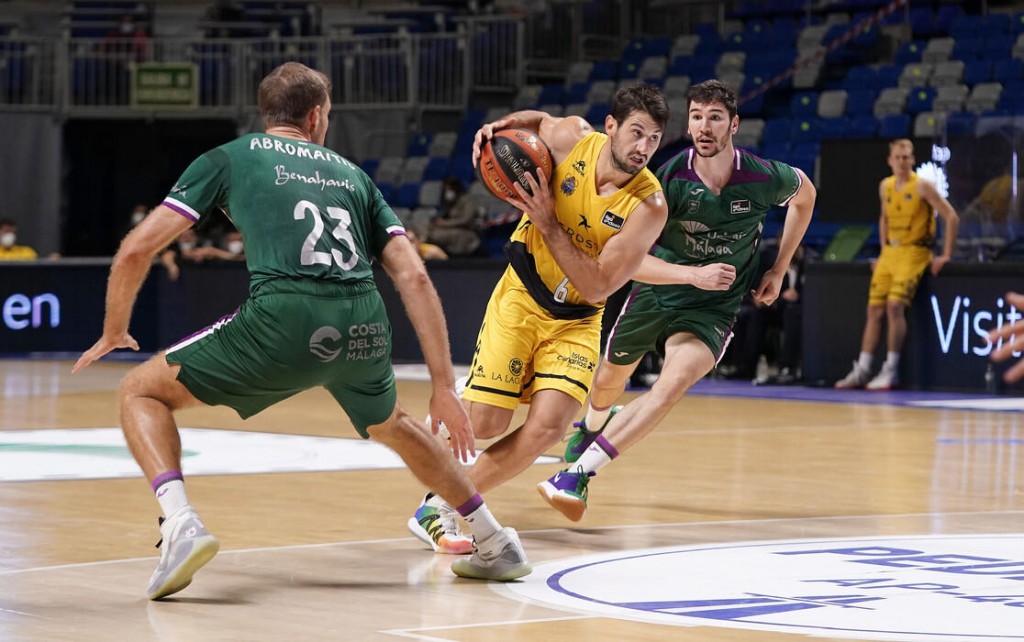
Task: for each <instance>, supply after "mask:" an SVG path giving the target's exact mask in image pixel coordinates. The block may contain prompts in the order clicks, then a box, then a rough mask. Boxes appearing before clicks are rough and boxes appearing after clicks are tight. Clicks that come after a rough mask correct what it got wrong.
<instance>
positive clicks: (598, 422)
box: [587, 405, 614, 432]
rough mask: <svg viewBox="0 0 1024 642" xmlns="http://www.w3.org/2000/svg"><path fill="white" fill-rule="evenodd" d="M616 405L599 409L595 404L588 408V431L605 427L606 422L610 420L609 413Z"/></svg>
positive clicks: (595, 430)
mask: <svg viewBox="0 0 1024 642" xmlns="http://www.w3.org/2000/svg"><path fill="white" fill-rule="evenodd" d="M613 407H614V406H608V407H607V408H603V409H601V410H598V409H597V408H595V407H594V406H593V405H591V406H590V407H589V408H588V409H587V432H597V431H598V430H601V428H603V427H604V422H606V421H608V415H610V414H611V413H612V408H613Z"/></svg>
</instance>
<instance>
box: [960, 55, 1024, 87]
mask: <svg viewBox="0 0 1024 642" xmlns="http://www.w3.org/2000/svg"><path fill="white" fill-rule="evenodd" d="M1022 78H1024V60H1021V59H1020V58H1008V59H1006V60H999V61H996V62H995V63H994V64H993V65H992V80H994V81H996V82H1001V83H1003V85H1008V84H1010V83H1014V82H1017V81H1019V80H1021V79H1022ZM965 82H966V81H965Z"/></svg>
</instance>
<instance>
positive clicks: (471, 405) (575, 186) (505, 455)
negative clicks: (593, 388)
mask: <svg viewBox="0 0 1024 642" xmlns="http://www.w3.org/2000/svg"><path fill="white" fill-rule="evenodd" d="M668 116H669V111H668V106H667V104H666V102H665V99H664V96H663V95H662V94H661V92H660V91H659V90H658V89H657V88H655V87H653V86H651V85H646V84H639V85H634V86H631V87H625V88H623V89H621V90H619V91H618V92H616V94H615V96H614V97H613V99H612V105H611V114H609V115H608V116H607V117H606V118H605V123H604V125H605V131H606V132H607V134H602V133H598V132H595V131H594V130H593V128H592V127H591V126H590V124H589V123H587V121H585V120H584V119H582V118H580V117H578V116H569V117H565V118H556V117H553V116H551V115H550V114H548V113H545V112H540V111H519V112H515V113H513V114H511V115H509V116H507V117H505V118H501V119H499V120H497V121H495V122H492V123H488V124H486V125H484V126H483V127H481V129H480V130H479V131H478V132H477V133H476V138H475V140H474V145H473V162H474V164H475V163H476V162H477V159H478V158H479V156H480V148H481V145H483V144H484V141H486V140H489V139H490V138H491V136H492V135H493V134H494V132H495V131H497V130H500V129H503V128H508V127H520V128H525V129H529V130H531V131H533V132H535V133H537V134H538V135H539V136H540V138H541V139H543V140H544V142H546V143H547V145H548V147H549V148H550V149H551V152H552V155H553V166H554V170H553V173H554V176H552V177H547V176H543V175H540V176H538V178H539V181H532V179H530V181H531V182H530V184H531V187H532V195H530V194H527V193H526V192H525V191H523V190H522V188H521V187H520V188H519V189H518V190H517V191H518V192H519V196H520V198H519V199H509V202H510V203H511V204H513V205H514V206H516V207H517V208H518V209H520V210H522V211H523V212H524V216H523V218H522V220H521V222H520V224H519V226H518V228H517V229H516V231H515V232H514V233H513V234H512V238H511V240H510V242H509V245H508V247H507V253H508V254H509V259H510V265H509V268H508V269H507V270H506V271H505V273H504V275H503V276H502V278H501V279H500V281H499V282H498V284H497V286H496V287H495V289H494V292H493V294H492V295H491V299H490V302H489V303H488V306H487V312H486V314H485V317H484V321H483V324H482V326H481V329H480V334H479V337H478V339H477V347H476V351H475V353H474V357H473V363H472V365H471V368H470V373H469V380H468V383H467V386H466V389H465V391H464V393H463V396H462V399H463V403H464V404H466V405H467V407H468V410H469V414H470V418H471V420H472V424H473V430H474V432H475V434H476V436H477V438H479V439H489V438H495V437H501V436H502V435H504V437H502V438H501V439H500V440H498V441H497V442H495V443H493V444H492V445H491V446H490V447H489V448H488V449H487V450H486V451H485V452H484V453H482V454H481V456H480V458H479V459H478V460H477V462H476V463H475V464H474V466H473V468H472V469H471V471H470V478H471V479H472V480H473V482H474V483H475V484H476V485H477V488H478V489H479V490H480V492H485V491H486V490H487V489H489V488H494V487H495V486H497V485H499V484H501V483H503V482H505V481H507V480H509V479H511V478H512V477H514V476H516V475H518V474H519V473H520V472H522V471H523V470H525V469H526V468H527V467H528V466H529V465H530V464H531V463H532V462H533V461H534V460H535V459H536V458H537V456H539V455H540V454H542V453H543V452H545V451H546V450H547V449H548V448H550V447H551V446H553V445H555V444H556V443H558V441H559V440H560V439H561V438H562V435H563V434H564V432H565V426H566V425H567V424H569V423H571V422H572V420H573V418H575V416H576V414H577V413H578V412H579V410H580V408H581V405H582V403H583V401H584V400H585V399H586V398H587V394H588V392H589V390H590V384H591V380H592V379H593V376H594V368H595V366H596V364H597V359H598V356H599V352H600V337H601V311H602V309H603V307H604V302H605V299H606V298H607V297H608V295H610V294H612V293H613V292H615V291H616V290H618V289H619V288H620V287H622V286H623V285H624V284H625V283H626V281H628V280H629V278H630V276H631V275H632V274H633V272H634V271H635V270H636V268H637V267H638V266H639V265H640V262H641V261H642V260H643V257H644V256H645V255H646V253H647V251H648V250H649V249H650V247H651V245H652V244H653V243H654V241H655V240H656V239H657V237H658V234H659V232H660V231H661V228H662V226H663V225H664V224H665V220H666V216H667V209H666V205H665V199H664V197H663V195H662V192H661V185H660V184H659V183H658V181H657V179H656V178H654V175H653V174H652V173H651V172H650V170H649V169H647V163H648V161H649V160H650V159H651V156H652V155H653V154H654V152H655V151H657V149H658V146H659V144H660V143H661V137H662V133H663V131H664V128H665V124H666V123H667V122H668ZM549 178H550V181H549ZM549 183H550V184H549ZM519 403H528V404H530V411H529V414H528V416H527V418H526V421H525V423H524V424H523V425H522V426H519V427H518V428H516V429H514V430H512V431H511V432H509V427H510V424H511V421H512V414H513V411H514V410H515V408H516V407H517V406H518V405H519ZM506 433H507V434H506ZM409 528H410V530H411V531H412V532H413V533H414V534H416V536H417V537H419V538H420V539H422V540H424V541H425V542H427V543H429V544H430V545H431V546H432V547H433V548H434V550H437V551H441V552H448V553H460V552H464V551H465V549H466V539H465V538H464V537H463V536H462V535H461V534H460V533H459V532H458V523H457V520H456V519H455V515H454V514H453V513H452V512H451V509H450V507H448V506H446V505H444V503H443V502H442V501H441V500H440V498H438V497H434V496H432V495H431V494H428V495H427V497H425V498H424V502H423V504H422V505H421V506H420V508H419V509H418V510H417V512H416V515H415V516H414V517H412V518H411V519H410V520H409Z"/></svg>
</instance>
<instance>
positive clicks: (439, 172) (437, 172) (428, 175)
mask: <svg viewBox="0 0 1024 642" xmlns="http://www.w3.org/2000/svg"><path fill="white" fill-rule="evenodd" d="M450 163H451V159H450V158H447V157H443V156H435V157H433V158H431V159H430V160H429V161H428V162H427V166H426V167H425V168H423V180H424V181H440V180H444V179H445V177H446V176H448V165H449V164H450Z"/></svg>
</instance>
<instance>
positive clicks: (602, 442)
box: [594, 435, 619, 459]
mask: <svg viewBox="0 0 1024 642" xmlns="http://www.w3.org/2000/svg"><path fill="white" fill-rule="evenodd" d="M594 441H595V443H596V444H597V445H598V446H600V447H601V450H603V451H605V452H606V453H608V456H609V457H611V458H612V459H615V458H616V457H618V456H619V451H618V450H617V449H616V448H615V446H613V445H612V444H611V442H609V441H608V440H607V439H605V438H604V435H598V436H597V439H595V440H594Z"/></svg>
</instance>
